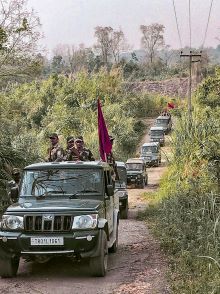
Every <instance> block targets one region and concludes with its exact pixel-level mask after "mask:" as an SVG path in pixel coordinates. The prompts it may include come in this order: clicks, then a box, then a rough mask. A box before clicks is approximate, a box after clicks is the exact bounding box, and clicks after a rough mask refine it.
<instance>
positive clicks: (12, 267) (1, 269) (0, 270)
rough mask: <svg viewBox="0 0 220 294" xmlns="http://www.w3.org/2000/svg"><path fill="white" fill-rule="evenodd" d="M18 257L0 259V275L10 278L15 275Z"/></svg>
mask: <svg viewBox="0 0 220 294" xmlns="http://www.w3.org/2000/svg"><path fill="white" fill-rule="evenodd" d="M19 261H20V258H19V257H17V256H16V257H13V258H7V259H2V260H0V276H1V277H2V278H12V277H15V276H16V275H17V271H18V267H19Z"/></svg>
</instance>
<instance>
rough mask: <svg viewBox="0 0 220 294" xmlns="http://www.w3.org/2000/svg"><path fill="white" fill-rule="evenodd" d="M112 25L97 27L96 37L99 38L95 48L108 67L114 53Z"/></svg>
mask: <svg viewBox="0 0 220 294" xmlns="http://www.w3.org/2000/svg"><path fill="white" fill-rule="evenodd" d="M112 33H113V28H112V27H99V26H98V27H96V28H95V37H96V38H97V44H96V45H95V49H96V50H98V51H99V52H100V55H101V57H102V61H103V63H104V65H105V66H106V67H107V66H108V63H109V58H110V57H111V54H112Z"/></svg>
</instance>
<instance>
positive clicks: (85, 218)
mask: <svg viewBox="0 0 220 294" xmlns="http://www.w3.org/2000/svg"><path fill="white" fill-rule="evenodd" d="M97 219H98V215H97V214H87V215H78V216H75V217H74V221H73V225H72V229H94V228H95V227H96V226H97Z"/></svg>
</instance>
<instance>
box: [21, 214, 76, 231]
mask: <svg viewBox="0 0 220 294" xmlns="http://www.w3.org/2000/svg"><path fill="white" fill-rule="evenodd" d="M72 222H73V217H72V216H71V215H50V216H49V217H47V216H46V217H45V216H44V215H26V216H25V219H24V230H25V231H27V232H68V231H70V230H71V227H72Z"/></svg>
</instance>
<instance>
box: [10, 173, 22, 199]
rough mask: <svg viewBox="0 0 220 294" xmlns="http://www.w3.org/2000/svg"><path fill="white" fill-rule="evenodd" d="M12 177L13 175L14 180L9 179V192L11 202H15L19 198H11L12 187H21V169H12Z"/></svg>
mask: <svg viewBox="0 0 220 294" xmlns="http://www.w3.org/2000/svg"><path fill="white" fill-rule="evenodd" d="M12 177H13V180H11V181H9V182H8V183H7V193H8V197H9V199H10V202H11V203H15V202H17V199H12V198H11V189H12V188H17V189H19V186H20V181H21V180H20V177H21V173H20V171H19V169H17V168H14V169H13V171H12Z"/></svg>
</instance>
